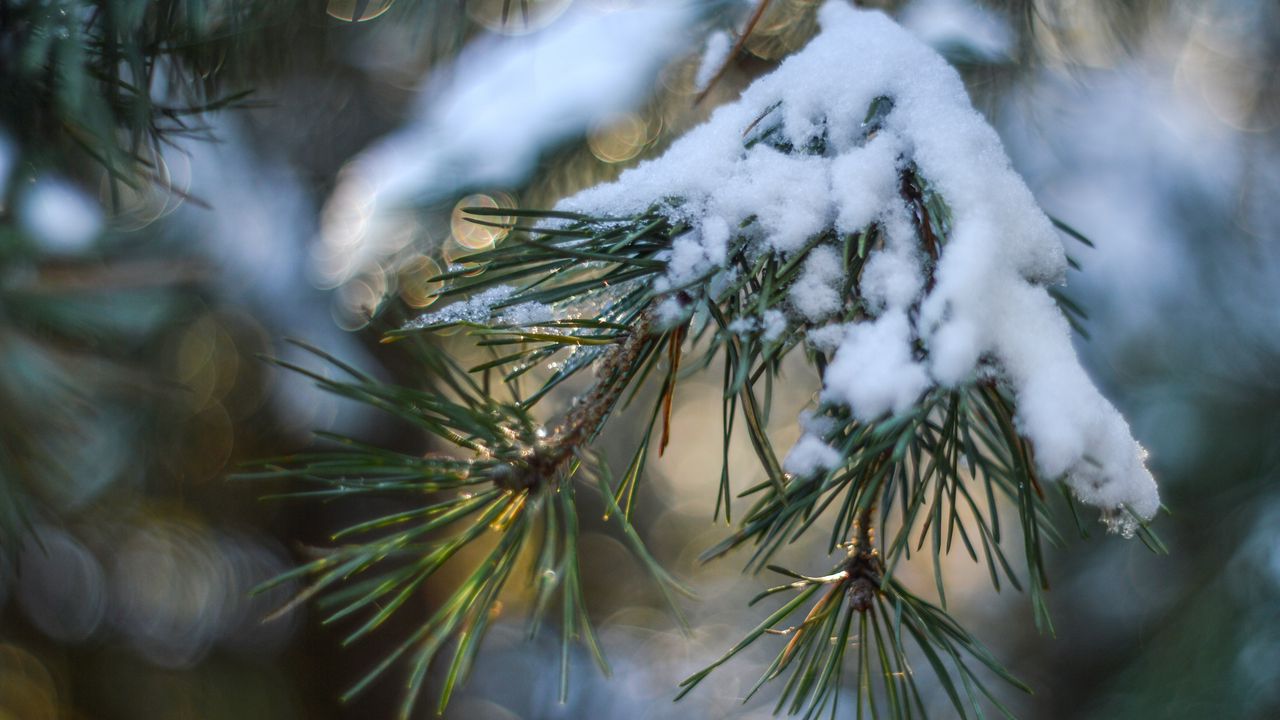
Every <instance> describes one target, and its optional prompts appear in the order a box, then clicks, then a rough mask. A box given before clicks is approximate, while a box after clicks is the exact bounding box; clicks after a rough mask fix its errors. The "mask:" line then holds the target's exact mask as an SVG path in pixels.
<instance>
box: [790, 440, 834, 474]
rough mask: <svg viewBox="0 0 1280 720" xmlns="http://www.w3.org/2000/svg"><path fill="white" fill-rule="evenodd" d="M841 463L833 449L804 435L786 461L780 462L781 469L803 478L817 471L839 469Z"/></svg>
mask: <svg viewBox="0 0 1280 720" xmlns="http://www.w3.org/2000/svg"><path fill="white" fill-rule="evenodd" d="M842 461H843V458H841V457H840V453H839V452H838V451H837V450H836V449H835V448H833V447H831V446H830V445H828V444H826V443H824V442H822V441H821V440H819V439H818V438H816V437H814V436H813V435H804V436H801V438H800V439H799V440H797V441H796V444H795V445H793V446H792V447H791V451H790V452H788V453H787V457H786V459H785V460H784V461H783V462H782V469H783V470H786V471H787V472H789V473H791V474H792V475H799V476H801V477H804V476H807V475H813V474H814V473H816V472H818V471H819V470H829V469H831V468H834V467H839V465H840V463H841V462H842Z"/></svg>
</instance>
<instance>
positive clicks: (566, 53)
mask: <svg viewBox="0 0 1280 720" xmlns="http://www.w3.org/2000/svg"><path fill="white" fill-rule="evenodd" d="M579 5H583V4H579ZM695 14H696V9H695V8H694V7H693V6H692V5H691V4H689V3H685V2H682V1H681V0H664V1H662V2H651V3H645V4H644V5H643V6H636V7H623V8H605V7H588V6H582V7H576V8H575V9H572V10H570V11H569V12H568V13H567V14H566V15H565V16H563V17H561V18H560V19H559V20H557V22H556V23H554V24H553V25H551V26H549V27H547V28H546V29H543V30H540V31H538V32H536V33H532V34H529V35H521V36H498V35H482V36H480V37H478V38H477V39H476V40H474V41H472V42H471V43H470V44H468V45H467V47H466V48H465V49H464V50H463V51H462V53H460V54H459V56H458V57H457V58H456V59H455V60H454V61H453V62H452V63H451V64H450V65H448V66H447V67H444V68H441V69H439V70H436V71H435V72H433V73H432V75H431V76H430V77H429V78H428V79H427V80H426V81H425V82H424V84H423V86H422V88H421V90H420V92H419V95H418V98H417V103H416V106H415V107H414V109H413V110H412V111H411V112H412V117H411V118H410V120H409V121H408V122H407V123H406V124H405V126H404V127H403V128H401V129H400V130H398V131H396V132H395V133H393V134H391V135H389V136H387V137H385V138H383V139H381V140H379V141H378V142H377V143H375V144H374V145H373V146H371V147H370V148H368V149H367V150H365V151H364V152H362V153H361V154H360V155H359V156H358V157H356V158H355V159H354V160H353V161H352V162H351V163H350V164H349V165H348V166H347V168H346V170H345V171H344V172H343V174H342V176H341V178H340V181H339V184H338V186H337V187H336V188H335V190H334V193H333V196H332V197H331V198H330V200H329V202H328V204H327V207H326V209H325V222H324V225H323V227H322V228H321V242H322V244H323V245H324V246H325V247H326V248H327V249H328V253H327V254H328V255H334V254H341V255H342V256H343V258H344V260H343V261H342V262H329V263H327V264H326V266H325V267H323V268H321V269H320V272H321V273H322V274H326V275H327V277H325V278H324V279H325V282H326V285H327V286H330V287H336V286H338V285H340V284H342V283H344V282H346V281H348V280H349V279H350V278H353V277H356V276H358V275H360V274H362V273H367V272H369V270H370V269H371V268H376V267H377V266H378V264H379V263H382V262H384V261H385V259H386V258H387V257H389V256H392V255H394V254H395V253H396V252H398V251H399V250H400V249H402V247H403V246H404V245H405V244H406V243H407V242H408V238H407V237H406V235H405V234H403V233H398V232H396V230H397V229H398V228H399V227H400V226H401V224H402V223H401V222H400V220H399V214H400V213H403V212H404V210H405V208H406V207H410V206H412V205H414V204H418V203H423V204H427V203H432V202H438V201H440V200H442V199H445V198H448V197H449V196H451V195H453V194H455V193H458V192H461V191H465V190H467V189H469V188H495V187H513V186H517V185H519V184H521V183H522V182H523V181H524V180H525V178H526V177H527V176H528V174H529V173H530V172H531V171H532V169H533V168H534V166H535V164H536V163H537V161H538V158H539V157H540V156H541V155H542V154H543V153H544V152H545V151H546V150H547V149H548V148H550V147H552V146H553V145H555V144H556V143H560V142H564V141H566V140H568V139H570V138H573V137H575V136H581V135H582V134H584V133H585V132H587V130H588V129H590V128H591V127H594V126H596V125H599V124H601V123H604V122H606V121H608V120H610V119H613V118H616V117H617V116H618V115H619V114H621V113H624V112H626V111H628V110H631V109H632V108H633V107H634V106H635V105H636V104H638V103H639V102H640V101H641V100H642V99H643V98H644V97H646V96H647V95H648V93H649V91H650V89H651V87H652V84H653V82H654V79H655V77H656V76H657V72H658V70H659V69H660V68H661V67H662V65H663V64H664V63H665V62H666V61H668V60H670V59H671V58H672V57H674V56H675V55H676V54H677V53H679V52H680V51H681V50H682V49H683V48H684V47H685V45H684V42H683V37H682V35H683V31H684V30H685V27H686V25H687V24H688V23H689V22H690V21H691V20H692V19H693V17H694V16H695Z"/></svg>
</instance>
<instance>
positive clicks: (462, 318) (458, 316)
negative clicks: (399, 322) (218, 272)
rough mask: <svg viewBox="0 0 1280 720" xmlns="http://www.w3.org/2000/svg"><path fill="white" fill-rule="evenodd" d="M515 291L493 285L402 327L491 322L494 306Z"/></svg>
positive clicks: (415, 327)
mask: <svg viewBox="0 0 1280 720" xmlns="http://www.w3.org/2000/svg"><path fill="white" fill-rule="evenodd" d="M515 291H516V289H515V288H514V287H511V286H510V285H495V286H494V287H491V288H488V289H486V290H484V291H482V292H479V293H476V294H475V295H472V296H471V297H469V298H467V299H466V300H462V301H459V302H456V303H453V304H452V305H448V306H446V307H443V308H441V309H439V310H436V311H435V312H429V313H426V314H424V315H419V316H418V317H416V318H414V319H413V320H410V321H409V322H408V323H406V324H405V326H404V327H405V329H406V330H413V329H417V328H424V327H429V326H432V325H445V324H450V323H487V322H492V319H491V318H492V317H493V311H494V306H496V305H497V304H498V303H500V302H502V301H503V300H506V299H507V298H509V297H511V294H512V293H514V292H515ZM526 304H527V303H526ZM522 305H523V304H522ZM522 305H517V306H516V307H515V308H512V310H517V309H518V308H520V307H522ZM499 321H500V320H499Z"/></svg>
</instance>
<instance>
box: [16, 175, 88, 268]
mask: <svg viewBox="0 0 1280 720" xmlns="http://www.w3.org/2000/svg"><path fill="white" fill-rule="evenodd" d="M19 205H20V207H19V216H20V217H21V219H22V226H23V228H24V229H26V231H27V232H28V233H29V234H30V235H31V237H32V238H34V239H35V240H36V241H37V242H39V243H40V246H41V247H42V248H44V249H45V250H46V251H48V252H52V253H60V254H65V253H76V252H81V251H83V250H85V249H87V248H88V247H89V243H91V242H93V239H94V238H96V237H97V236H98V233H99V232H101V231H102V208H101V207H99V206H98V203H96V202H94V200H93V199H92V198H90V197H89V196H88V195H87V194H85V193H84V191H82V190H81V189H80V188H78V187H76V186H75V185H72V184H71V183H69V182H67V181H66V180H62V179H60V178H54V177H43V178H40V179H39V180H37V181H36V183H35V185H33V186H31V188H29V189H28V190H26V192H24V193H23V195H22V199H21V201H20V203H19Z"/></svg>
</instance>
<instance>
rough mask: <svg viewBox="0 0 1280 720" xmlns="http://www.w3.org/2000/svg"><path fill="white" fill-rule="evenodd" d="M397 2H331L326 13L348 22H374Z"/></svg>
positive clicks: (389, 0)
mask: <svg viewBox="0 0 1280 720" xmlns="http://www.w3.org/2000/svg"><path fill="white" fill-rule="evenodd" d="M394 4H395V0H329V4H328V5H326V6H325V12H326V13H328V14H329V17H333V18H337V19H339V20H344V21H346V22H365V21H368V20H373V19H374V18H376V17H378V16H380V15H382V14H383V13H385V12H386V11H388V10H390V9H391V6H392V5H394Z"/></svg>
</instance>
